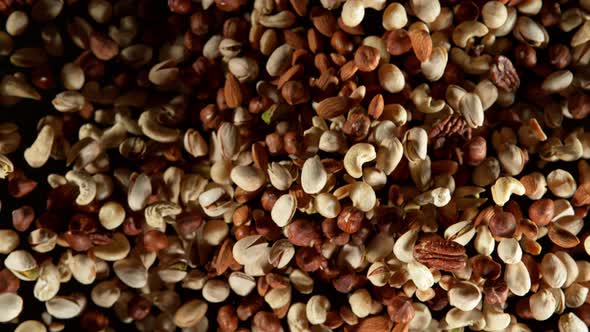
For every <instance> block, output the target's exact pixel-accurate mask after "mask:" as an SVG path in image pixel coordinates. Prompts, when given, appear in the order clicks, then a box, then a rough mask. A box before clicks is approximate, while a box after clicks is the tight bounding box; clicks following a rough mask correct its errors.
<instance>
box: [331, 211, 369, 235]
mask: <svg viewBox="0 0 590 332" xmlns="http://www.w3.org/2000/svg"><path fill="white" fill-rule="evenodd" d="M364 220H365V213H364V212H363V211H361V210H359V209H357V208H355V207H353V206H347V207H345V208H343V209H342V211H340V214H338V219H337V222H336V224H337V226H338V228H340V230H342V231H343V232H345V233H348V234H354V233H356V232H358V231H359V230H360V229H361V227H362V225H363V221H364Z"/></svg>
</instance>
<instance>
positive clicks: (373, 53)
mask: <svg viewBox="0 0 590 332" xmlns="http://www.w3.org/2000/svg"><path fill="white" fill-rule="evenodd" d="M379 60H381V53H380V52H379V50H378V49H376V48H374V47H371V46H367V45H362V46H361V47H359V48H358V49H357V50H356V52H355V53H354V63H355V64H356V65H357V67H358V69H359V70H360V71H364V72H369V71H373V70H375V69H376V68H377V66H378V65H379Z"/></svg>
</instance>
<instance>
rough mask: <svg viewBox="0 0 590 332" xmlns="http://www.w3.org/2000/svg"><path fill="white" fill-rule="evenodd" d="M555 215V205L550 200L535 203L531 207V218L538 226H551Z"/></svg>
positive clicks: (545, 199)
mask: <svg viewBox="0 0 590 332" xmlns="http://www.w3.org/2000/svg"><path fill="white" fill-rule="evenodd" d="M554 214H555V204H554V203H553V200H551V199H548V198H544V199H540V200H538V201H535V202H533V204H531V206H530V207H529V218H530V219H531V220H532V221H533V222H534V223H535V224H537V225H538V226H545V225H547V224H549V223H550V222H551V219H553V215H554Z"/></svg>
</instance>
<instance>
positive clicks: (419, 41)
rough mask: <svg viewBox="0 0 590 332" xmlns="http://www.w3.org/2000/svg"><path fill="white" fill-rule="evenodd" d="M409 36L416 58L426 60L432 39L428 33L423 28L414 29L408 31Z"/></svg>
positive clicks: (430, 49) (421, 60)
mask: <svg viewBox="0 0 590 332" xmlns="http://www.w3.org/2000/svg"><path fill="white" fill-rule="evenodd" d="M409 36H410V42H411V43H412V48H413V49H414V54H415V55H416V58H418V60H420V62H424V61H426V60H428V58H430V54H431V53H432V39H431V38H430V34H428V32H426V31H424V30H419V29H414V30H411V31H410V32H409Z"/></svg>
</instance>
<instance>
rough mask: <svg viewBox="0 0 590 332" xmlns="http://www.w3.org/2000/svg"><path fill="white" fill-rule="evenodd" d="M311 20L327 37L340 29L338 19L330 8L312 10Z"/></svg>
mask: <svg viewBox="0 0 590 332" xmlns="http://www.w3.org/2000/svg"><path fill="white" fill-rule="evenodd" d="M311 22H312V23H313V26H314V27H315V28H316V29H317V30H318V31H319V32H320V33H321V34H322V35H324V36H326V37H332V35H333V34H334V32H336V31H338V21H337V20H336V18H335V17H334V16H333V15H332V13H330V11H329V10H326V9H323V10H322V9H321V10H318V11H317V12H313V11H312V17H311Z"/></svg>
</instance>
